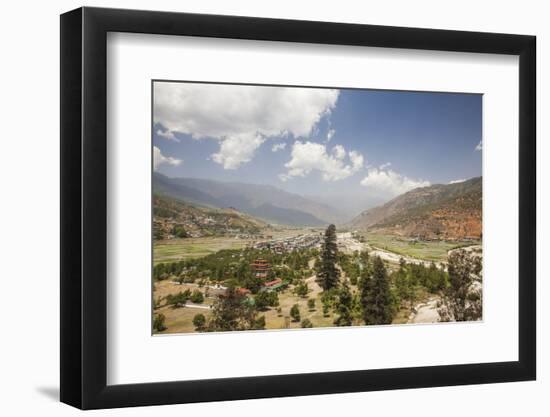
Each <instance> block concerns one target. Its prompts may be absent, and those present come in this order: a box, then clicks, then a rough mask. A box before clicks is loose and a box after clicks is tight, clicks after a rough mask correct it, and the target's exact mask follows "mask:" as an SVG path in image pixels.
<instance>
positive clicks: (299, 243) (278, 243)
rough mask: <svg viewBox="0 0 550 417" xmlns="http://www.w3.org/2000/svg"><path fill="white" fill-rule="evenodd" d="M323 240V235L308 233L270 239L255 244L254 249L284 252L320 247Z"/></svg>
mask: <svg viewBox="0 0 550 417" xmlns="http://www.w3.org/2000/svg"><path fill="white" fill-rule="evenodd" d="M322 241H323V237H322V235H321V234H320V233H319V234H307V235H298V236H292V237H287V238H281V239H270V240H264V241H260V242H256V243H254V244H253V247H254V249H269V250H271V251H272V252H275V253H278V254H282V253H287V252H292V251H295V250H300V249H311V248H318V247H320V246H321V243H322Z"/></svg>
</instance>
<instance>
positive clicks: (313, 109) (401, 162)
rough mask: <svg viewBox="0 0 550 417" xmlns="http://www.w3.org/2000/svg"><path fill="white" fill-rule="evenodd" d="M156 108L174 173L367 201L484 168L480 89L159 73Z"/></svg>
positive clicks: (161, 149)
mask: <svg viewBox="0 0 550 417" xmlns="http://www.w3.org/2000/svg"><path fill="white" fill-rule="evenodd" d="M153 112H154V113H153V119H154V126H153V130H154V132H153V146H154V148H155V149H154V152H155V169H156V170H157V171H158V172H161V173H163V174H165V175H168V176H172V177H198V178H211V179H217V180H225V181H241V182H251V183H263V184H271V185H275V186H277V187H279V188H282V189H285V190H287V191H291V192H295V193H299V194H302V195H309V196H315V197H317V198H318V199H320V200H323V199H324V198H326V199H327V200H330V199H331V198H334V197H336V198H340V199H341V200H342V202H343V203H342V204H345V205H346V206H348V205H351V206H354V201H355V203H356V204H355V205H358V206H361V207H364V206H365V205H367V206H371V205H374V204H379V203H380V202H383V201H387V200H389V199H390V198H392V197H394V196H396V195H398V194H401V193H402V192H405V191H408V190H409V189H412V188H415V187H417V186H424V185H429V184H436V183H449V182H451V181H459V180H464V179H468V178H472V177H475V176H480V175H481V172H482V168H481V154H482V152H481V135H482V96H481V95H473V94H455V93H428V92H404V91H380V90H349V89H340V90H337V89H332V90H329V89H309V88H290V87H285V88H282V87H267V86H239V85H217V84H196V83H167V82H160V83H159V82H156V83H155V89H154V109H153ZM350 209H351V208H350Z"/></svg>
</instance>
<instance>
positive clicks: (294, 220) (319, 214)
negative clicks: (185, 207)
mask: <svg viewBox="0 0 550 417" xmlns="http://www.w3.org/2000/svg"><path fill="white" fill-rule="evenodd" d="M153 190H154V192H155V194H159V195H166V196H169V197H172V198H175V199H178V200H180V201H185V202H187V203H190V204H195V205H199V206H205V207H211V208H234V209H236V210H238V211H240V212H243V213H246V214H249V215H251V216H254V217H257V218H259V219H262V220H265V221H268V222H271V223H275V224H285V225H289V226H323V225H327V224H329V223H342V222H344V221H345V220H346V218H345V215H344V214H343V213H341V212H339V211H338V210H337V209H335V208H333V207H330V206H328V205H326V204H322V203H318V202H316V201H313V200H310V199H308V198H305V197H302V196H299V195H297V194H293V193H289V192H287V191H283V190H281V189H279V188H277V187H274V186H271V185H259V184H248V183H240V182H224V181H215V180H207V179H199V178H170V177H167V176H165V175H162V174H160V173H157V172H155V173H153Z"/></svg>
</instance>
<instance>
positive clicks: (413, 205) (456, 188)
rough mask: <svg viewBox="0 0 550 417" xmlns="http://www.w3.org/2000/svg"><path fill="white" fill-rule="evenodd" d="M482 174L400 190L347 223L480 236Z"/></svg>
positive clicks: (435, 235) (406, 232)
mask: <svg viewBox="0 0 550 417" xmlns="http://www.w3.org/2000/svg"><path fill="white" fill-rule="evenodd" d="M481 220H482V178H481V177H476V178H472V179H469V180H467V181H463V182H460V183H454V184H436V185H432V186H429V187H421V188H416V189H414V190H411V191H409V192H406V193H404V194H401V195H400V196H397V197H396V198H394V199H393V200H391V201H389V202H387V203H386V204H384V205H382V206H378V207H374V208H372V209H369V210H365V211H364V212H362V213H361V214H360V215H358V216H357V217H356V218H354V219H353V220H352V221H351V222H350V223H349V224H348V226H349V227H350V228H353V229H358V230H369V231H375V232H380V233H388V234H397V235H402V236H408V237H420V238H428V239H464V238H476V239H479V238H481V237H482V223H481Z"/></svg>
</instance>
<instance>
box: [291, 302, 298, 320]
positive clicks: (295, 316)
mask: <svg viewBox="0 0 550 417" xmlns="http://www.w3.org/2000/svg"><path fill="white" fill-rule="evenodd" d="M290 317H292V320H293V321H295V322H298V321H300V307H298V304H294V305H293V306H292V308H291V309H290Z"/></svg>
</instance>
